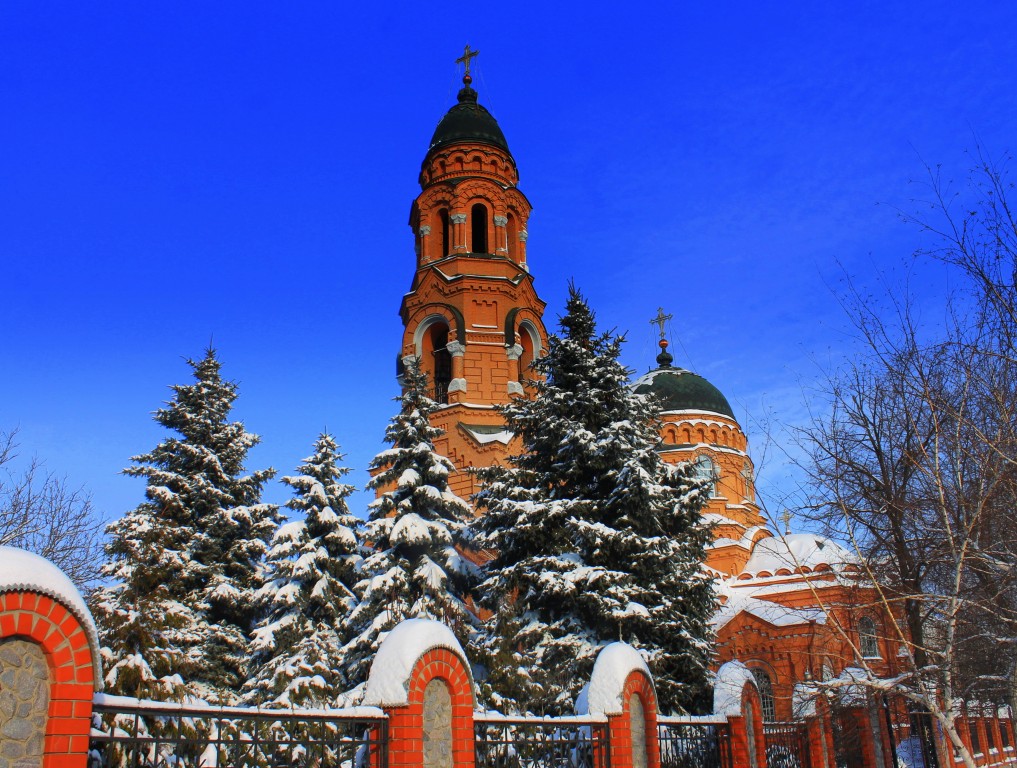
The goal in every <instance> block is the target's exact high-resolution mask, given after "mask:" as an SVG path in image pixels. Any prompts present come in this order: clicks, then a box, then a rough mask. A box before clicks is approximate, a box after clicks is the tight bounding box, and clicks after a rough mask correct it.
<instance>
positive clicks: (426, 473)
mask: <svg viewBox="0 0 1017 768" xmlns="http://www.w3.org/2000/svg"><path fill="white" fill-rule="evenodd" d="M426 391H427V376H426V375H425V374H424V373H422V372H421V371H420V367H419V365H418V364H417V362H416V361H410V362H408V363H407V365H406V367H405V371H404V376H403V394H402V395H401V396H400V397H399V398H397V400H398V401H399V403H400V410H399V413H398V414H397V415H396V416H395V417H393V419H392V420H391V422H390V423H389V426H388V428H387V430H386V432H385V440H386V442H387V443H389V445H390V446H391V447H390V448H388V449H386V450H384V451H382V452H381V453H379V454H378V455H377V456H375V457H374V459H373V460H372V461H371V465H370V468H371V471H372V473H374V474H373V476H372V478H371V481H370V483H369V485H368V487H369V488H373V489H374V490H375V491H377V492H378V497H377V498H376V499H375V500H374V501H372V502H371V505H370V517H369V521H368V523H367V529H366V532H365V534H364V536H365V540H366V541H367V542H368V543H369V545H370V546H371V548H372V550H373V551H372V553H371V554H370V555H369V556H368V557H367V558H366V560H365V561H364V564H363V578H362V579H361V581H360V583H359V584H358V587H357V591H358V596H359V598H360V605H359V606H358V607H357V608H356V609H355V610H354V611H353V613H352V615H351V616H350V625H351V631H352V633H353V637H352V639H351V640H350V642H349V643H348V644H347V646H346V647H345V648H344V649H343V652H344V655H345V661H344V665H345V667H346V668H347V671H348V674H349V675H350V679H351V682H355V683H359V682H363V681H364V680H366V678H367V673H368V671H369V668H370V662H371V659H372V658H373V656H374V653H375V651H376V650H377V648H378V646H379V645H380V643H381V640H382V639H384V635H385V634H386V633H387V632H388V631H389V630H390V629H392V627H394V626H395V625H396V624H398V623H399V622H400V621H402V620H403V619H408V618H432V619H437V620H438V621H443V622H445V623H446V624H448V625H449V626H450V627H452V629H453V631H454V632H455V633H456V635H457V636H459V638H460V642H464V641H465V639H466V635H467V633H468V628H469V627H470V626H471V623H472V616H471V614H470V613H469V611H468V610H467V608H466V606H465V604H464V603H463V601H462V599H461V597H460V595H462V591H461V589H462V585H463V584H464V583H465V581H466V576H467V574H468V572H469V569H470V568H471V566H470V564H469V562H468V561H466V560H464V559H463V557H462V556H461V555H460V554H459V552H458V551H457V550H456V547H455V543H456V542H457V541H458V540H459V538H460V535H461V532H462V530H463V528H464V527H465V525H466V523H467V521H468V520H469V519H470V518H471V517H472V515H471V513H470V507H469V505H468V504H467V503H466V502H465V501H463V500H462V499H461V498H459V497H458V496H457V495H456V494H455V493H453V492H452V491H451V490H450V489H449V486H448V476H449V473H451V472H453V471H454V467H453V466H452V462H451V461H449V460H448V459H447V458H446V457H444V456H441V455H439V454H438V453H436V452H435V449H434V439H435V438H436V437H438V436H440V435H441V434H442V432H441V430H440V429H437V428H435V427H433V426H431V423H430V421H429V420H428V416H429V415H430V414H431V413H432V412H434V410H435V409H436V408H437V407H438V406H437V404H436V403H435V402H434V401H433V400H432V399H431V398H429V397H428V396H427V394H426Z"/></svg>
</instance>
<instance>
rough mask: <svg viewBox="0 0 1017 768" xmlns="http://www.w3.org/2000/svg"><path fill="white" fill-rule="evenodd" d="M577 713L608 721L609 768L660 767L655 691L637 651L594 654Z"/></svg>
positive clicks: (609, 648) (622, 646) (611, 649)
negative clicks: (601, 717) (600, 717)
mask: <svg viewBox="0 0 1017 768" xmlns="http://www.w3.org/2000/svg"><path fill="white" fill-rule="evenodd" d="M576 709H577V711H578V713H579V714H584V715H585V714H589V715H600V716H606V717H607V727H608V743H609V744H610V756H609V757H610V765H611V768H660V739H659V738H658V735H657V692H656V690H655V689H654V687H653V677H652V676H651V675H650V670H649V668H648V667H647V666H646V662H645V661H644V660H643V657H642V656H640V655H639V651H637V650H636V649H635V648H633V647H632V646H631V645H628V644H627V643H611V644H609V645H606V646H604V647H603V648H602V649H601V650H600V653H599V654H597V661H596V662H595V663H594V665H593V672H592V673H591V675H590V684H589V686H588V687H587V689H586V696H585V698H581V699H580V701H579V702H578V703H577V705H576Z"/></svg>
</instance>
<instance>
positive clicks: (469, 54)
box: [456, 45, 480, 75]
mask: <svg viewBox="0 0 1017 768" xmlns="http://www.w3.org/2000/svg"><path fill="white" fill-rule="evenodd" d="M479 55H480V51H471V50H470V46H469V45H467V46H466V49H465V50H464V51H463V55H462V56H460V57H459V58H458V59H456V64H462V65H464V66H465V67H466V71H465V72H464V73H463V74H464V75H468V74H470V60H471V59H475V58H476V57H477V56H479Z"/></svg>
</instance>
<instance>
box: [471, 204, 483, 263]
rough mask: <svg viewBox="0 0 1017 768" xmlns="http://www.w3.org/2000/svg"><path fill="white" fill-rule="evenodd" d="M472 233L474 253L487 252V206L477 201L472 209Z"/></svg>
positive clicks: (472, 249)
mask: <svg viewBox="0 0 1017 768" xmlns="http://www.w3.org/2000/svg"><path fill="white" fill-rule="evenodd" d="M470 234H471V235H472V243H473V247H472V248H471V249H470V250H471V252H473V253H487V208H486V207H485V206H484V205H482V204H481V203H477V204H476V205H474V206H473V208H472V209H470Z"/></svg>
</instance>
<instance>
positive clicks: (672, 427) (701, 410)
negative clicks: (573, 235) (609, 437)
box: [397, 48, 899, 721]
mask: <svg viewBox="0 0 1017 768" xmlns="http://www.w3.org/2000/svg"><path fill="white" fill-rule="evenodd" d="M474 55H476V54H475V53H473V52H471V51H470V50H469V48H467V50H466V53H465V55H464V57H463V58H462V59H460V62H461V63H464V64H465V70H466V72H465V76H464V78H463V87H462V89H461V90H460V91H459V93H458V99H457V103H456V104H455V105H453V106H452V107H451V109H449V110H448V112H447V113H446V114H445V115H444V116H443V117H442V118H441V119H440V121H439V122H438V125H437V127H436V128H435V130H434V134H433V135H432V136H431V140H430V143H429V144H428V147H427V151H426V154H425V156H424V160H423V163H422V165H421V169H420V176H419V183H420V188H421V191H420V194H419V195H418V196H417V198H416V199H415V200H414V201H413V204H412V206H411V209H410V216H409V225H410V228H411V230H412V233H413V239H414V253H415V265H414V271H413V276H412V282H411V286H410V290H409V291H408V292H407V293H406V294H405V295H404V297H403V300H402V304H401V306H400V308H399V312H400V316H401V319H402V324H403V337H402V344H401V347H400V350H399V353H398V358H397V372H400V371H401V370H402V369H403V366H404V365H406V363H407V361H408V360H410V359H412V358H417V359H419V360H420V361H421V367H422V368H423V370H424V371H425V372H426V373H427V375H428V379H429V381H430V382H431V385H432V386H433V390H434V391H433V393H432V394H433V397H434V399H435V400H436V401H437V402H438V403H439V404H440V408H439V409H438V410H437V412H436V413H435V414H434V415H433V417H432V422H433V424H434V426H436V427H439V428H440V429H442V430H443V431H444V435H443V436H442V437H440V438H439V439H438V440H436V448H437V450H438V452H439V453H442V454H443V455H445V456H447V457H448V458H450V459H451V460H452V462H453V463H454V464H455V466H456V468H457V469H459V470H460V471H459V472H457V473H456V474H455V475H453V477H452V478H451V479H450V485H451V487H452V490H454V491H455V492H456V493H457V494H459V495H460V496H461V497H463V498H469V497H470V495H471V494H473V493H475V492H476V491H477V490H478V488H477V487H476V479H475V476H474V475H473V474H472V473H470V472H466V471H462V470H468V469H470V468H477V467H486V466H491V465H493V464H497V463H504V462H505V460H506V457H507V456H509V455H511V454H513V453H517V452H518V451H519V445H518V441H515V438H514V436H513V434H512V433H511V432H509V431H507V430H506V429H505V427H504V424H503V423H502V421H501V417H500V415H499V413H498V411H497V406H499V405H502V404H505V403H507V402H509V400H510V398H513V397H520V396H522V397H525V396H526V395H527V391H526V390H527V384H526V378H527V370H528V367H529V365H530V363H531V362H532V361H533V360H534V359H535V358H538V357H539V356H540V355H541V354H542V351H543V350H544V349H545V348H546V345H547V331H546V329H545V327H544V322H543V319H542V318H543V312H544V307H545V305H544V302H543V301H541V299H540V297H539V296H538V294H537V291H536V288H535V286H534V277H533V273H532V272H531V266H530V262H529V260H528V246H529V243H528V239H527V222H528V220H529V216H530V211H531V205H530V202H529V200H527V198H526V195H525V194H524V193H523V191H522V190H521V189H520V187H519V171H518V168H517V166H516V161H515V158H514V157H513V155H512V153H511V151H510V150H509V144H508V141H507V140H506V138H505V135H504V133H503V132H502V130H501V128H500V126H499V125H498V122H497V121H496V120H495V118H494V116H493V115H492V114H491V113H490V112H489V111H488V110H487V109H485V108H484V106H482V105H481V104H480V102H479V100H478V93H477V91H476V90H475V89H474V88H473V87H472V77H471V75H470V72H469V65H470V60H471V58H472V57H473V56H474ZM536 247H537V250H536V252H535V253H536V254H537V258H536V265H535V266H536V267H537V268H538V269H539V244H537V245H536ZM658 319H659V322H660V323H661V341H660V347H661V352H660V354H659V355H658V356H657V359H656V366H655V367H654V368H653V369H652V370H650V371H649V372H648V373H646V374H645V375H643V376H640V377H639V378H638V379H636V380H635V381H634V382H633V384H632V386H633V387H634V388H635V391H636V392H637V393H640V394H652V395H655V396H656V397H657V399H658V402H659V403H660V404H661V407H662V410H661V412H660V414H659V416H660V419H661V423H662V424H661V435H660V437H661V444H660V447H659V450H660V451H661V454H662V456H663V457H664V459H665V460H666V461H668V462H671V463H677V462H691V463H692V464H693V466H694V468H695V472H696V474H697V475H698V476H699V477H701V478H703V479H704V480H705V481H706V482H708V483H709V484H710V489H711V491H710V500H709V502H708V504H707V505H706V507H705V508H704V509H703V515H704V517H705V519H706V521H707V522H709V523H711V524H712V526H713V535H714V541H713V543H712V545H711V547H710V549H709V554H708V558H707V561H706V563H705V567H706V568H707V570H708V571H709V572H710V573H711V574H712V575H713V576H714V577H715V580H716V585H717V590H718V593H719V597H720V602H721V608H720V610H719V612H718V613H717V614H716V616H715V617H714V621H713V623H714V629H715V631H716V633H717V648H716V657H715V666H719V665H720V664H722V663H724V662H727V661H731V660H738V661H741V662H743V663H744V664H745V665H746V666H748V667H749V669H750V670H751V671H752V674H753V675H754V677H755V678H756V682H757V685H758V687H759V690H760V694H761V702H762V708H763V714H764V718H765V719H767V720H771V721H787V720H791V719H792V717H793V714H794V707H795V702H796V696H795V691H796V687H797V688H798V689H799V690H801V688H802V686H803V685H807V684H808V683H809V682H810V681H812V680H823V679H830V678H833V677H836V676H837V675H840V674H841V673H842V672H843V671H844V669H845V668H847V667H850V666H852V665H856V664H857V663H858V661H859V660H860V659H862V658H864V660H865V663H866V664H867V665H868V666H869V667H870V668H871V669H873V671H874V672H876V673H877V674H879V675H881V676H882V675H891V674H893V673H894V672H895V669H894V660H895V658H896V656H897V653H898V650H899V649H898V648H897V647H896V644H895V643H894V642H893V641H892V640H891V639H890V638H892V636H893V632H892V631H891V627H890V626H889V624H890V622H889V621H888V618H887V617H886V615H885V611H884V610H883V609H882V608H881V607H880V606H879V605H878V604H877V603H876V601H875V600H874V596H873V595H872V593H871V590H867V589H864V588H862V587H861V586H860V579H859V576H860V574H859V571H858V567H857V565H855V564H854V558H853V557H852V554H851V553H850V552H848V551H846V550H844V549H843V548H842V547H840V546H839V545H837V544H836V543H834V542H833V541H831V540H829V539H826V538H824V537H821V536H816V535H812V534H807V533H799V534H789V533H786V532H785V534H784V535H777V534H778V533H779V532H778V531H775V530H774V529H773V527H771V525H770V523H769V522H768V521H767V519H766V518H765V517H764V516H763V515H762V514H761V511H760V507H759V504H758V503H757V500H756V493H755V485H754V481H753V478H754V469H753V464H752V458H751V456H750V454H749V446H748V441H747V439H746V436H745V433H744V431H743V430H742V427H741V426H740V425H739V423H738V421H737V419H736V418H735V415H734V411H733V410H732V408H731V406H730V404H729V403H728V401H727V399H726V398H725V397H724V395H723V393H722V392H721V391H720V390H719V389H718V388H717V387H716V386H714V385H713V384H711V383H710V382H709V381H707V380H706V379H705V378H703V377H702V376H699V375H697V374H696V373H694V372H692V371H688V370H684V369H682V368H679V367H675V366H674V365H672V363H673V358H672V356H671V355H670V354H669V353H668V351H667V346H668V343H667V341H666V339H664V338H663V336H664V334H663V322H664V319H665V318H664V316H663V314H662V312H661V313H659V314H658ZM648 362H649V361H648ZM514 441H515V442H514Z"/></svg>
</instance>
